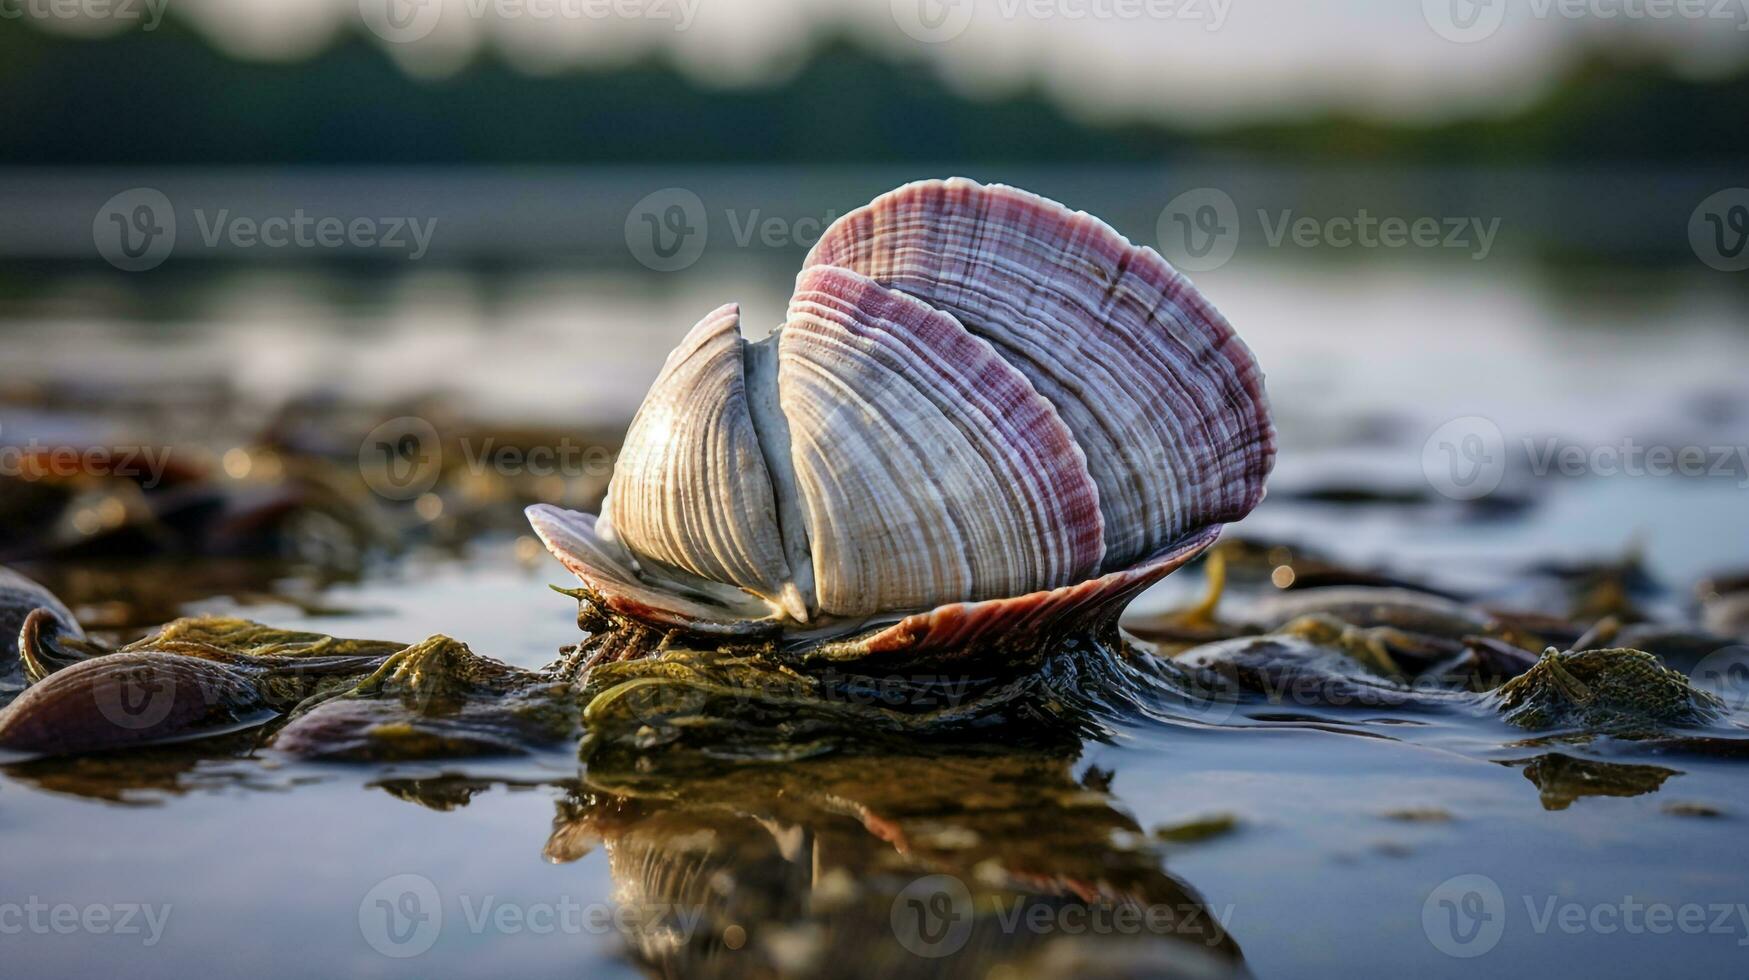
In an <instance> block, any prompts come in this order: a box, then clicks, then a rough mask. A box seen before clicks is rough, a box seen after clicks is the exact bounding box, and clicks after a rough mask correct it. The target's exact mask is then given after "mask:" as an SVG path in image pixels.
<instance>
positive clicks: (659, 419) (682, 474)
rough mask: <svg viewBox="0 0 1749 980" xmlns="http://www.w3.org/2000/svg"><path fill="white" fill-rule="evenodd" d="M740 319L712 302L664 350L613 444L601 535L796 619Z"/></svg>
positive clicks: (797, 600)
mask: <svg viewBox="0 0 1749 980" xmlns="http://www.w3.org/2000/svg"><path fill="white" fill-rule="evenodd" d="M740 322H741V316H740V308H739V307H738V306H736V305H735V304H733V303H731V304H729V305H726V306H722V307H719V308H718V309H716V310H714V311H712V312H711V313H710V314H709V315H707V316H706V317H705V318H704V319H703V320H700V321H699V322H698V325H697V326H695V327H693V328H692V330H691V331H690V332H688V333H687V335H686V338H685V339H684V340H682V341H681V342H680V346H679V347H677V348H675V350H674V352H673V353H672V354H669V355H668V360H667V363H666V364H664V365H663V368H662V373H661V374H660V375H658V376H657V378H656V383H655V384H654V385H653V386H652V387H651V389H650V393H649V395H648V396H646V397H645V399H644V404H643V406H642V407H641V408H639V409H638V414H637V416H636V417H635V418H634V419H633V420H632V425H631V428H630V430H628V431H627V433H626V439H625V443H624V445H623V446H622V447H621V450H620V457H619V462H618V463H617V465H616V466H615V468H614V479H613V484H612V488H611V490H610V495H609V498H608V501H607V503H606V504H605V505H604V506H603V515H604V517H605V519H606V520H607V522H608V523H609V525H610V528H611V530H610V531H608V532H607V533H606V534H604V537H607V538H609V539H612V538H617V539H618V540H619V541H620V542H622V543H624V545H625V546H626V547H627V548H629V549H630V550H631V551H632V552H633V553H635V554H637V555H639V556H641V557H642V559H643V560H645V561H647V562H654V563H656V564H657V565H659V566H665V569H664V570H666V571H669V572H674V571H678V572H682V573H685V574H688V575H690V576H693V577H694V578H695V581H692V582H690V583H689V584H691V585H693V586H694V587H696V588H700V589H704V590H706V591H709V586H708V585H706V584H705V583H727V584H729V585H732V586H736V587H738V588H740V589H743V590H745V591H747V592H751V593H753V594H755V595H757V596H760V597H762V598H764V599H766V600H767V601H768V602H770V603H771V604H772V605H774V606H779V607H783V608H785V609H786V610H787V611H788V612H789V614H790V615H791V616H793V617H795V618H797V619H804V620H805V619H806V618H807V604H806V601H805V599H804V598H803V597H802V596H801V594H800V592H799V590H798V589H797V587H796V586H795V585H794V584H793V582H792V579H791V574H790V568H789V562H788V560H787V558H786V557H785V553H784V542H783V539H782V537H781V536H780V535H779V533H778V525H777V502H776V500H775V498H774V497H773V493H772V479H771V474H770V472H769V471H768V470H767V469H766V465H765V457H764V454H763V452H762V450H761V449H760V445H759V438H758V436H757V435H756V434H755V432H754V429H753V419H752V415H751V412H750V410H749V408H748V404H747V384H746V375H745V369H744V366H743V365H744V361H745V350H744V349H745V347H746V346H747V345H746V343H745V342H744V341H743V340H742V339H741V333H740ZM628 557H629V556H628ZM697 580H702V581H697Z"/></svg>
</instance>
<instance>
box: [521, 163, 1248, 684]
mask: <svg viewBox="0 0 1749 980" xmlns="http://www.w3.org/2000/svg"><path fill="white" fill-rule="evenodd" d="M739 321H740V314H739V310H738V308H737V307H734V306H725V307H722V308H719V309H718V310H716V311H714V312H712V313H711V314H709V315H708V316H706V317H705V318H704V320H702V321H700V323H699V324H698V325H697V326H695V327H694V328H693V330H692V331H691V332H690V333H688V335H687V337H686V338H685V340H683V341H682V342H681V345H680V347H679V348H677V349H676V351H675V352H674V354H673V355H671V356H670V357H669V359H668V362H667V364H666V365H665V366H664V368H663V371H662V373H661V375H660V376H659V377H658V378H657V380H656V383H655V386H654V387H653V388H652V389H651V392H650V394H649V395H648V396H647V397H646V400H645V402H644V405H643V407H642V408H640V410H639V412H638V415H637V417H636V418H635V419H634V421H633V423H632V427H631V430H630V432H629V433H628V435H627V441H626V447H625V450H624V451H623V452H622V454H621V456H620V459H619V462H618V464H617V466H616V468H615V472H614V477H613V481H612V484H611V486H610V488H609V492H608V499H607V502H606V503H605V504H604V506H603V508H602V514H601V515H600V516H599V517H595V516H591V515H587V514H579V513H575V512H570V511H564V510H561V509H559V508H555V507H548V506H544V505H540V506H535V507H531V508H529V511H528V516H529V520H530V522H531V523H532V524H533V525H534V528H535V531H536V533H538V534H539V535H540V537H541V539H542V540H543V541H544V542H545V543H546V545H547V547H548V548H549V549H550V550H551V551H552V552H553V553H554V554H555V555H556V556H558V558H559V559H560V561H562V562H563V563H564V564H565V566H566V567H567V568H569V569H570V570H571V571H573V572H574V573H576V574H577V575H578V576H579V578H581V579H582V580H583V582H584V584H585V585H586V586H587V587H588V589H589V590H590V591H591V592H593V593H594V596H593V598H594V599H596V600H597V601H598V603H599V604H600V605H601V606H603V607H604V608H606V609H608V610H609V611H611V612H614V613H617V614H619V615H622V616H625V617H628V618H631V619H633V620H636V621H639V622H641V623H645V624H649V625H654V626H658V627H663V628H673V629H681V630H685V631H688V632H693V633H699V634H705V635H716V636H730V637H744V638H767V637H780V638H781V639H782V640H784V641H785V642H786V643H790V644H797V645H805V646H811V647H814V648H817V649H818V651H819V652H821V653H824V654H828V655H842V656H847V657H854V656H864V655H869V654H874V653H905V652H920V651H926V650H927V651H937V652H939V651H944V650H949V649H951V648H952V647H955V646H975V645H980V644H985V643H989V642H994V641H997V640H1004V641H1006V640H1008V639H1019V638H1022V637H1035V636H1042V635H1046V634H1049V633H1051V632H1052V631H1055V630H1058V629H1061V628H1064V627H1066V626H1069V625H1073V624H1075V623H1088V622H1096V621H1101V620H1102V619H1109V618H1110V616H1111V615H1114V614H1115V612H1116V611H1119V610H1121V607H1122V604H1123V603H1124V602H1127V601H1128V599H1129V598H1130V597H1132V596H1133V595H1134V594H1135V593H1136V592H1138V591H1140V590H1141V589H1142V588H1145V587H1146V586H1147V585H1148V584H1151V583H1152V582H1153V581H1156V580H1158V579H1159V578H1160V577H1162V576H1164V575H1165V574H1167V573H1169V572H1170V571H1172V569H1174V568H1176V567H1178V566H1179V565H1181V564H1183V563H1184V562H1185V561H1187V560H1188V559H1189V558H1191V557H1192V556H1194V555H1195V554H1196V553H1197V552H1199V551H1201V550H1202V549H1203V548H1206V547H1207V546H1208V545H1209V544H1210V543H1212V542H1213V541H1214V539H1215V537H1216V536H1217V535H1218V533H1219V528H1220V526H1221V525H1222V524H1223V523H1226V522H1230V521H1233V520H1237V519H1238V518H1240V517H1242V516H1244V514H1245V513H1246V512H1247V511H1249V510H1250V509H1251V508H1252V507H1253V506H1254V505H1255V504H1256V503H1257V501H1258V500H1259V499H1260V498H1261V497H1262V494H1263V481H1264V477H1265V476H1266V475H1267V473H1268V471H1269V469H1270V466H1271V464H1272V461H1273V458H1274V451H1275V436H1274V430H1273V428H1272V427H1271V425H1270V422H1269V411H1268V404H1267V399H1266V397H1265V395H1264V391H1263V382H1262V373H1261V371H1260V370H1259V369H1258V367H1257V364H1256V362H1255V360H1253V359H1252V357H1251V354H1250V352H1249V351H1248V350H1247V349H1246V348H1245V346H1244V344H1243V343H1241V342H1240V341H1239V340H1238V338H1237V336H1236V335H1235V334H1234V333H1233V330H1232V328H1231V327H1230V326H1229V325H1228V324H1227V322H1226V321H1225V320H1224V319H1222V318H1221V316H1220V315H1219V314H1218V313H1216V312H1215V311H1214V309H1213V307H1212V306H1210V305H1209V304H1208V302H1207V301H1206V300H1204V299H1203V298H1202V296H1201V295H1200V294H1199V293H1197V292H1196V290H1195V288H1194V287H1192V286H1191V285H1190V283H1189V281H1188V280H1187V279H1185V278H1184V277H1183V276H1181V275H1180V274H1178V273H1177V272H1176V271H1175V270H1173V269H1172V268H1171V266H1170V265H1168V264H1167V263H1166V261H1165V260H1164V259H1163V258H1161V257H1160V256H1159V255H1158V254H1157V253H1155V252H1153V251H1152V250H1151V249H1147V248H1142V247H1137V246H1134V245H1131V244H1130V243H1129V242H1127V241H1126V240H1124V239H1123V238H1122V236H1120V235H1118V233H1117V232H1115V231H1113V230H1112V229H1111V228H1110V227H1108V226H1106V225H1105V224H1104V223H1102V222H1100V221H1098V220H1097V219H1095V218H1092V217H1090V216H1088V215H1086V214H1083V213H1080V212H1071V211H1069V210H1068V209H1067V208H1064V207H1062V206H1061V205H1059V204H1056V203H1055V202H1052V201H1048V200H1045V199H1044V198H1040V197H1037V196H1035V195H1032V194H1028V193H1027V192H1025V191H1020V190H1017V189H1014V188H1010V187H1002V186H1000V185H996V186H989V187H986V186H983V185H979V184H976V183H973V182H971V181H968V180H963V179H955V180H949V181H924V182H919V183H917V184H910V185H906V186H905V187H902V188H900V189H898V190H896V191H894V192H892V193H889V194H886V195H883V196H882V197H880V198H878V199H876V200H875V201H874V202H873V203H871V204H870V205H868V206H867V207H865V208H862V209H859V210H858V211H855V212H852V213H851V214H849V215H847V216H845V218H843V219H841V220H840V221H838V222H837V223H835V224H834V225H833V226H832V227H831V228H829V229H828V230H827V232H826V233H825V235H824V236H823V237H822V239H821V241H820V243H819V244H818V245H817V246H816V247H815V248H814V250H813V251H812V252H811V253H810V255H809V258H808V261H807V265H806V267H805V268H804V269H803V270H802V273H801V274H800V276H798V278H797V282H796V290H795V293H794V295H793V296H792V298H791V301H790V306H789V310H788V314H787V317H786V320H785V322H784V324H783V325H782V326H781V327H780V328H779V329H778V330H776V331H774V332H773V333H772V335H771V336H770V337H768V338H766V339H765V340H762V341H759V342H756V343H754V342H748V341H747V340H745V339H743V338H742V337H741V335H740V331H739Z"/></svg>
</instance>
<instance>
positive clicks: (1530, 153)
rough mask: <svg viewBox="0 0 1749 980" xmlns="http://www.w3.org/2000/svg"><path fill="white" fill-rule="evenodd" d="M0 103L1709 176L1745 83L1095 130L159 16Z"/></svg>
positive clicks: (348, 151) (205, 159) (561, 145)
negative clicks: (241, 35) (412, 58)
mask: <svg viewBox="0 0 1749 980" xmlns="http://www.w3.org/2000/svg"><path fill="white" fill-rule="evenodd" d="M0 86H3V91H4V92H5V93H6V96H7V97H6V98H5V99H4V100H0V165H84V164H274V163H278V164H378V163H381V164H460V163H473V164H477V163H528V164H596V163H599V164H632V163H643V162H673V163H743V164H758V163H833V162H844V163H883V162H954V163H965V162H978V161H989V162H997V161H1001V162H1041V163H1049V162H1075V163H1088V162H1094V163H1146V162H1153V161H1160V160H1165V159H1172V158H1176V157H1183V156H1188V155H1193V154H1209V153H1221V154H1233V155H1242V156H1245V157H1251V158H1258V159H1270V158H1282V159H1292V160H1297V161H1298V160H1333V161H1366V162H1395V163H1410V162H1423V163H1442V164H1443V163H1512V164H1526V163H1529V164H1535V163H1570V164H1609V163H1628V162H1658V163H1678V162H1681V163H1708V164H1719V163H1734V162H1740V161H1742V160H1743V158H1744V155H1745V154H1744V151H1745V149H1746V147H1745V145H1744V144H1745V138H1744V136H1745V133H1746V132H1749V127H1746V126H1745V123H1744V120H1745V119H1749V74H1738V75H1736V76H1734V77H1729V78H1724V79H1718V80H1712V81H1696V80H1690V79H1685V78H1682V77H1679V76H1678V75H1677V74H1675V73H1673V72H1672V71H1670V70H1669V69H1668V68H1667V67H1665V66H1663V65H1662V64H1659V63H1654V62H1647V61H1624V60H1622V59H1621V56H1619V55H1615V54H1610V53H1605V52H1602V51H1595V52H1592V53H1590V54H1589V55H1588V56H1586V57H1585V58H1582V59H1581V60H1580V61H1579V62H1577V64H1576V66H1575V68H1574V69H1573V70H1572V71H1571V72H1570V73H1568V74H1567V75H1566V76H1565V77H1564V79H1563V80H1562V81H1561V82H1560V84H1558V85H1556V86H1555V87H1553V89H1552V90H1551V91H1550V92H1549V93H1548V94H1547V95H1546V96H1544V97H1543V98H1541V99H1539V100H1538V101H1536V102H1535V103H1534V104H1532V105H1530V106H1529V107H1527V108H1525V109H1523V110H1521V111H1518V112H1515V113H1512V114H1510V115H1506V116H1490V117H1487V118H1473V119H1466V120H1459V121H1453V122H1445V123H1440V124H1429V125H1408V124H1393V123H1382V122H1377V121H1369V120H1366V119H1362V118H1358V117H1353V116H1344V115H1328V116H1320V117H1314V118H1300V119H1294V120H1291V121H1278V122H1269V123H1248V124H1243V125H1236V126H1230V127H1225V128H1214V129H1208V128H1199V129H1196V130H1189V129H1175V128H1172V127H1170V126H1166V125H1159V124H1152V123H1145V122H1131V123H1127V124H1123V125H1112V126H1100V125H1093V124H1089V123H1086V122H1083V121H1080V120H1077V119H1075V118H1073V117H1072V116H1070V115H1067V114H1065V113H1064V112H1063V111H1061V110H1060V109H1059V108H1058V107H1057V106H1056V105H1055V104H1053V103H1052V102H1051V101H1050V100H1049V99H1047V98H1046V97H1044V96H1043V95H1042V94H1041V93H1039V92H1025V93H1021V94H1019V95H1016V96H1014V97H1012V98H1007V99H1004V100H1001V101H994V102H986V101H979V100H975V99H970V98H967V97H965V96H963V95H961V94H959V93H957V92H956V91H954V90H953V89H951V88H950V87H948V86H946V85H945V84H943V83H942V82H941V81H940V80H939V79H938V78H937V77H936V75H935V74H934V73H933V72H932V71H930V70H929V69H928V68H927V67H926V66H922V65H915V64H898V63H893V62H890V61H886V60H882V59H881V58H879V57H876V56H874V55H871V54H869V53H867V52H866V51H864V50H863V49H862V48H860V47H857V46H854V45H852V44H849V43H845V42H840V43H836V44H831V45H827V46H825V47H823V48H821V49H819V50H817V51H816V52H815V54H814V56H813V57H812V58H811V59H810V60H809V61H808V62H807V63H806V64H805V65H804V66H802V67H801V69H800V70H799V71H798V72H796V73H795V74H794V75H792V76H790V77H788V78H786V79H785V80H784V81H782V82H780V83H777V84H774V85H770V86H765V87H756V88H744V89H715V88H701V87H699V86H696V85H694V84H693V83H691V82H689V81H688V80H687V79H686V78H685V77H684V76H683V75H682V74H681V73H679V72H677V71H675V70H674V69H673V68H672V67H670V66H668V65H666V64H664V63H661V62H660V61H649V62H645V63H641V64H638V65H635V66H633V67H628V68H623V69H616V70H612V71H598V72H597V71H585V70H578V71H573V72H570V73H566V74H562V75H556V76H535V75H529V74H525V73H522V72H520V71H518V70H517V69H515V68H514V67H512V66H511V65H509V64H507V63H506V62H504V61H503V60H501V59H499V58H497V57H495V56H493V55H491V54H485V55H482V56H480V57H478V58H477V59H475V60H474V61H473V62H472V63H471V64H470V65H469V66H468V67H467V68H465V69H464V70H462V71H460V72H457V73H455V74H453V75H451V76H448V77H445V78H442V79H438V80H428V79H419V78H415V77H412V76H409V75H408V74H407V73H406V72H404V71H403V70H402V69H401V68H399V67H398V66H397V65H396V64H395V63H394V62H393V61H392V60H391V59H390V58H389V57H388V56H387V55H386V54H385V53H384V52H383V51H382V50H381V49H380V48H379V47H378V46H377V45H376V44H374V43H371V42H370V41H368V40H366V39H364V38H362V37H359V36H356V35H349V36H347V37H345V38H344V39H342V40H341V41H339V42H337V43H335V44H334V45H331V46H330V47H328V48H327V49H325V50H324V51H323V52H322V53H320V54H318V55H316V56H314V57H312V58H310V59H308V60H306V61H301V62H296V63H291V64H281V63H266V62H254V61H239V60H235V59H232V58H229V57H227V56H225V55H223V54H221V53H220V52H218V51H216V50H214V49H213V48H212V47H211V46H210V45H209V44H207V42H206V41H205V40H204V39H202V38H201V37H200V36H199V35H197V34H195V33H194V32H192V31H191V30H190V29H189V28H187V27H185V26H183V25H181V24H180V23H178V22H176V21H174V20H171V21H168V22H166V23H164V24H163V25H161V26H160V27H159V29H158V30H156V31H154V32H152V33H149V34H148V33H141V32H128V33H124V34H121V35H118V36H114V37H110V38H105V39H95V40H93V39H76V38H71V37H66V36H62V35H57V34H48V33H42V32H39V31H36V30H33V29H31V28H29V27H25V26H18V25H14V26H9V27H7V29H5V30H0ZM1162 97H1163V98H1164V97H1166V96H1164V95H1163V96H1162Z"/></svg>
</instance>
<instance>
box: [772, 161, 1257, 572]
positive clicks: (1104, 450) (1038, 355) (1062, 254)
mask: <svg viewBox="0 0 1749 980" xmlns="http://www.w3.org/2000/svg"><path fill="white" fill-rule="evenodd" d="M806 265H807V266H816V265H827V266H838V267H842V268H847V269H852V270H854V271H856V272H860V273H862V274H863V275H865V276H868V277H869V278H871V279H874V280H875V281H877V282H879V283H881V284H883V285H886V286H891V287H892V288H894V289H897V290H900V291H902V292H905V293H908V294H910V295H912V296H915V297H917V298H918V299H921V300H923V301H924V302H926V303H928V304H929V305H930V306H932V307H935V308H937V309H939V310H942V311H944V312H947V313H950V314H952V315H953V316H954V317H955V318H957V319H958V320H959V321H960V322H961V323H963V324H964V325H965V326H966V328H967V329H969V330H970V331H972V332H973V333H974V334H977V335H979V336H981V337H984V338H985V339H987V340H989V341H990V342H991V343H992V344H994V345H995V346H996V348H997V349H998V350H999V351H1001V352H1002V354H1003V356H1004V357H1005V358H1006V359H1007V360H1008V362H1009V363H1011V364H1012V365H1014V367H1015V368H1017V369H1018V370H1019V371H1021V373H1023V374H1025V375H1026V376H1027V378H1028V379H1030V380H1031V381H1032V383H1033V385H1034V387H1036V388H1037V389H1038V391H1039V393H1040V394H1042V395H1043V396H1044V397H1045V398H1047V399H1049V400H1050V401H1051V403H1052V404H1053V405H1055V406H1056V408H1057V410H1058V411H1059V412H1060V413H1062V416H1063V420H1064V421H1065V422H1066V423H1068V426H1069V428H1070V430H1071V431H1072V432H1073V433H1074V434H1075V437H1076V440H1077V442H1078V443H1079V444H1080V446H1081V449H1082V450H1083V451H1084V452H1085V453H1086V455H1087V465H1088V469H1089V470H1090V471H1091V472H1092V474H1093V478H1094V481H1095V482H1096V483H1097V484H1098V485H1099V492H1100V504H1101V507H1102V509H1103V510H1104V513H1105V544H1106V556H1105V568H1107V569H1112V568H1121V567H1123V566H1125V565H1128V564H1129V563H1131V562H1133V561H1136V560H1137V559H1138V558H1140V557H1142V556H1144V555H1147V554H1150V553H1152V552H1153V551H1155V550H1157V549H1159V548H1160V547H1162V546H1164V545H1165V544H1167V543H1168V542H1170V541H1172V540H1173V539H1175V538H1177V537H1178V536H1179V535H1181V534H1184V533H1186V532H1187V531H1190V530H1192V529H1194V528H1197V527H1201V526H1204V525H1208V524H1219V523H1226V522H1231V521H1234V520H1237V519H1238V518H1240V517H1242V516H1244V515H1245V514H1246V513H1247V512H1249V511H1250V510H1251V508H1252V507H1254V506H1256V504H1257V502H1258V501H1259V500H1260V499H1262V496H1263V482H1264V478H1265V477H1266V476H1267V475H1268V473H1269V470H1270V467H1271V466H1272V464H1273V460H1274V455H1275V433H1274V429H1273V427H1272V426H1271V424H1270V421H1269V408H1268V400H1267V397H1266V395H1265V393H1264V389H1263V377H1262V372H1261V371H1260V370H1259V369H1258V367H1257V362H1256V360H1255V359H1254V358H1253V357H1252V356H1251V352H1250V351H1249V350H1248V349H1246V347H1245V345H1244V344H1243V342H1241V341H1240V340H1239V339H1238V337H1237V336H1236V335H1235V334H1234V332H1233V329H1232V327H1231V326H1230V325H1229V324H1228V323H1227V321H1226V319H1225V318H1223V317H1222V316H1221V315H1220V314H1219V313H1218V312H1216V310H1215V309H1214V307H1213V306H1211V305H1210V304H1209V303H1208V301H1207V300H1206V299H1204V298H1203V296H1202V294H1201V293H1199V292H1198V291H1197V290H1196V288H1195V287H1194V286H1193V285H1191V283H1190V280H1188V279H1187V278H1185V277H1184V276H1183V275H1182V274H1180V273H1179V272H1178V271H1177V270H1175V269H1173V268H1172V266H1171V265H1170V264H1169V263H1167V261H1166V260H1165V259H1164V258H1162V257H1161V256H1160V255H1159V253H1157V252H1155V251H1154V250H1152V249H1149V248H1145V247H1138V246H1135V245H1132V244H1130V243H1129V242H1128V241H1127V240H1126V239H1124V237H1123V236H1122V235H1120V234H1118V233H1117V232H1116V231H1115V230H1113V229H1112V228H1111V227H1110V226H1109V225H1107V224H1105V223H1104V222H1103V221H1100V220H1099V219H1098V218H1095V217H1093V216H1091V215H1088V214H1086V213H1083V212H1079V211H1071V210H1069V209H1068V208H1066V207H1064V206H1062V205H1061V204H1058V203H1056V202H1055V201H1051V200H1048V199H1046V198H1042V197H1039V196H1037V195H1035V194H1031V193H1029V192H1026V191H1022V190H1019V189H1017V188H1013V187H1005V186H1002V185H999V184H997V185H990V186H984V185H981V184H978V183H975V182H973V181H970V180H966V179H964V178H953V179H951V180H945V181H943V180H925V181H918V182H916V183H912V184H907V185H905V186H904V187H901V188H898V189H897V190H894V191H891V192H889V193H887V194H883V195H881V196H880V197H878V198H876V199H875V200H874V201H873V202H871V203H870V204H868V205H866V206H864V207H862V208H859V209H857V210H856V211H853V212H851V213H849V214H847V215H845V216H844V217H842V218H840V219H839V220H838V221H836V222H834V223H833V224H832V226H831V227H830V228H828V229H827V230H826V232H825V234H823V235H822V236H821V238H820V241H819V242H818V243H816V244H815V246H814V248H813V249H812V250H811V251H810V252H809V254H808V258H807V261H806Z"/></svg>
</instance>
